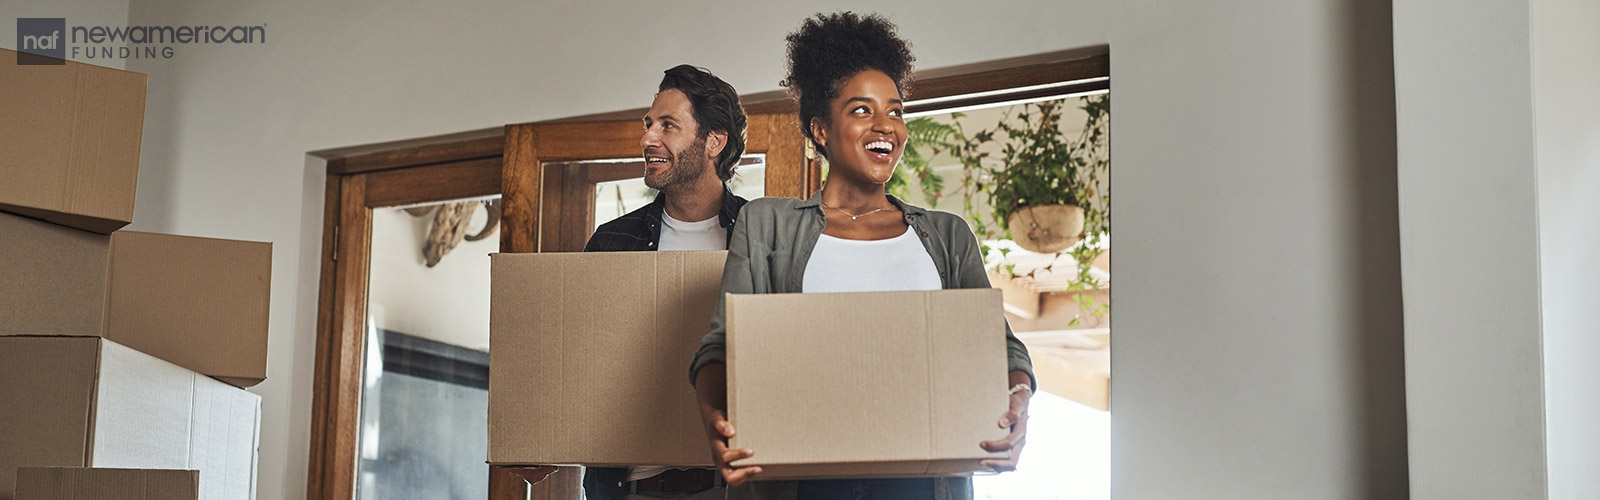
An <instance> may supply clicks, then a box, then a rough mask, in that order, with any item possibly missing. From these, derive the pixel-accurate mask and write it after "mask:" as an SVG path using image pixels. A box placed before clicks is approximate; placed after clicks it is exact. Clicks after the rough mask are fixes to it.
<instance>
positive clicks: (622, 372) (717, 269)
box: [489, 251, 727, 466]
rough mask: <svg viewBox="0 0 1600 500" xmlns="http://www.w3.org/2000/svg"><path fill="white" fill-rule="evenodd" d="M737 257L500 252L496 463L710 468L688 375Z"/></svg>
mask: <svg viewBox="0 0 1600 500" xmlns="http://www.w3.org/2000/svg"><path fill="white" fill-rule="evenodd" d="M726 260H727V252H722V251H706V252H618V253H562V254H495V255H494V256H493V257H492V264H491V271H490V274H491V276H492V278H491V282H492V285H491V287H492V297H491V299H490V311H491V312H490V323H489V330H490V333H489V463H491V464H494V465H530V464H562V465H565V464H586V465H605V466H625V465H671V466H710V465H711V452H710V449H709V448H708V447H707V446H706V439H705V432H704V431H703V430H701V425H700V411H699V409H698V406H697V404H696V403H695V394H694V388H693V387H692V386H690V385H689V383H688V380H687V378H686V374H687V373H688V369H689V362H690V361H691V360H692V359H693V358H694V352H695V350H696V349H698V348H699V347H700V339H701V338H702V337H704V336H705V334H706V332H707V330H708V329H709V327H710V321H711V312H712V310H713V309H715V308H716V300H717V295H718V294H719V293H721V287H722V265H723V262H724V261H726Z"/></svg>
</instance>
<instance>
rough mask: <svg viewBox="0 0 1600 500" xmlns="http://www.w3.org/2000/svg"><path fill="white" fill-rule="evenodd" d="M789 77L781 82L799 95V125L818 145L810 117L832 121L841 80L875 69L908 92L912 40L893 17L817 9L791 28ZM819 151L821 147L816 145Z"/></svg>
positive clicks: (901, 92) (807, 136) (912, 59)
mask: <svg viewBox="0 0 1600 500" xmlns="http://www.w3.org/2000/svg"><path fill="white" fill-rule="evenodd" d="M787 40H788V41H789V77H788V78H785V79H784V80H783V81H782V82H779V84H780V85H783V86H784V87H786V88H788V89H789V93H790V94H791V95H793V96H794V98H795V99H796V100H798V101H800V131H801V132H802V133H804V134H805V136H806V138H808V139H811V142H812V144H813V145H816V140H817V138H816V137H813V136H812V135H811V120H812V119H813V118H821V119H822V122H823V123H829V122H830V118H831V117H830V116H829V115H828V103H830V102H833V100H834V99H835V98H837V97H839V90H840V88H841V87H843V86H844V81H845V80H847V79H849V78H850V77H852V76H855V75H856V73H860V72H862V71H864V70H868V69H875V70H878V71H881V72H883V74H885V75H889V79H891V80H894V84H895V87H896V88H897V89H898V90H899V91H900V95H901V96H902V97H904V96H905V95H906V87H907V84H909V83H910V80H911V63H912V62H914V61H916V58H915V57H912V55H911V44H910V43H909V42H906V41H905V40H903V39H901V38H900V35H898V34H896V33H895V26H894V23H891V22H889V20H888V19H885V18H884V17H883V16H880V15H877V14H868V15H865V16H863V15H857V14H856V13H853V12H835V13H832V14H817V15H816V16H814V17H811V18H807V19H806V21H805V23H804V24H801V25H800V29H799V30H796V31H795V32H794V33H790V34H789V36H788V38H787ZM817 149H818V150H819V151H820V150H821V149H822V147H821V146H820V145H817Z"/></svg>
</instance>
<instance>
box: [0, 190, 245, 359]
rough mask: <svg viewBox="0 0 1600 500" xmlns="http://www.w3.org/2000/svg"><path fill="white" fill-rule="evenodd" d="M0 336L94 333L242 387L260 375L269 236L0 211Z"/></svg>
mask: <svg viewBox="0 0 1600 500" xmlns="http://www.w3.org/2000/svg"><path fill="white" fill-rule="evenodd" d="M0 234H3V235H5V237H4V238H0V335H17V334H23V335H94V336H101V337H105V338H108V339H111V340H114V341H117V342H118V343H120V344H123V345H126V346H128V347H132V348H134V349H137V350H139V351H142V352H145V353H148V354H151V355H153V356H156V357H158V358H161V359H165V360H167V361H170V362H173V363H177V364H178V365H181V366H183V367H185V368H188V369H190V370H194V371H197V372H200V373H203V374H206V375H210V376H213V377H217V378H219V379H222V380H224V381H227V382H228V383H231V384H234V385H238V386H241V387H247V386H251V385H255V384H257V383H260V382H261V381H262V380H263V379H265V378H266V376H267V317H268V316H267V315H268V312H269V311H268V305H269V304H268V303H269V298H270V297H269V296H270V293H271V287H270V282H271V279H272V244H270V243H256V242H247V241H230V240H219V239H212V238H194V237H187V236H171V235H164V234H154V233H139V232H132V231H118V232H116V233H113V234H112V235H111V236H103V235H99V234H94V233H87V232H83V231H78V230H75V229H71V228H67V227H62V226H57V225H54V224H49V223H45V222H42V221H37V220H33V219H28V218H25V217H19V216H15V215H10V214H0Z"/></svg>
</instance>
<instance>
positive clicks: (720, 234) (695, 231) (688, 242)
mask: <svg viewBox="0 0 1600 500" xmlns="http://www.w3.org/2000/svg"><path fill="white" fill-rule="evenodd" d="M656 249H658V250H727V249H728V230H726V229H723V228H722V224H721V223H720V221H718V220H717V218H716V216H712V217H711V218H710V219H706V220H703V221H699V222H684V221H681V220H678V219H674V218H672V215H671V214H668V213H667V211H666V210H662V211H661V243H658V244H657V245H656Z"/></svg>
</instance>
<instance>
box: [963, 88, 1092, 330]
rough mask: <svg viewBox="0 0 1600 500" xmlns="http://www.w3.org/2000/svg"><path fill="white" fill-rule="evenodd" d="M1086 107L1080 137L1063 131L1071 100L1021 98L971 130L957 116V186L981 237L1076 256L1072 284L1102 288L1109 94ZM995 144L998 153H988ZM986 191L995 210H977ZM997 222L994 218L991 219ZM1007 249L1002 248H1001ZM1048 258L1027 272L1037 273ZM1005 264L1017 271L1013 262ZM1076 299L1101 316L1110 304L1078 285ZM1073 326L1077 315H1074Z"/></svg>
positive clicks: (1073, 286) (1011, 272)
mask: <svg viewBox="0 0 1600 500" xmlns="http://www.w3.org/2000/svg"><path fill="white" fill-rule="evenodd" d="M1081 102H1082V106H1081V109H1083V110H1084V112H1085V113H1086V114H1087V115H1088V118H1087V119H1086V120H1085V122H1084V126H1083V129H1082V131H1081V132H1080V134H1079V135H1078V137H1077V138H1076V139H1075V140H1073V139H1068V138H1067V137H1065V136H1064V134H1062V133H1061V127H1060V125H1061V119H1062V110H1063V106H1065V105H1066V104H1067V100H1064V99H1062V100H1053V101H1041V102H1037V103H1030V104H1024V105H1022V106H1021V107H1020V108H1018V109H1016V110H1015V111H1014V112H1013V113H1008V114H1007V115H1006V116H1005V117H1004V118H1002V119H1001V120H1000V122H999V123H998V124H996V126H995V127H994V128H993V129H989V130H981V131H978V132H976V133H973V134H970V135H969V134H967V133H966V131H965V130H963V129H962V127H961V125H960V122H956V123H955V125H954V127H955V129H956V130H955V134H954V137H953V138H952V139H951V140H950V141H949V142H950V143H951V144H950V145H949V147H948V149H949V151H950V154H951V155H952V156H954V157H956V159H957V160H959V161H960V162H961V164H962V167H963V168H962V179H961V187H960V191H961V193H962V198H963V201H964V204H965V208H966V213H967V214H968V215H969V220H970V221H971V222H972V224H973V228H974V232H976V233H977V234H978V236H979V237H980V238H982V239H1011V240H1013V241H1015V242H1016V243H1017V244H1018V246H1021V247H1022V248H1024V249H1028V250H1030V251H1034V252H1037V253H1055V254H1056V255H1057V257H1059V256H1061V255H1069V256H1071V257H1072V258H1073V260H1074V261H1075V262H1076V263H1077V268H1076V273H1075V275H1074V276H1073V277H1072V280H1071V281H1070V282H1069V283H1068V285H1067V288H1068V291H1074V292H1088V291H1093V290H1099V289H1100V287H1101V284H1100V281H1099V280H1098V279H1097V278H1096V277H1094V276H1093V274H1092V273H1091V269H1093V267H1094V261H1095V259H1097V258H1099V257H1100V256H1101V255H1102V254H1104V253H1105V252H1106V239H1107V238H1109V237H1110V234H1111V211H1110V207H1111V195H1110V192H1109V191H1110V190H1109V189H1108V188H1107V186H1106V182H1107V181H1108V178H1109V172H1110V168H1111V161H1110V157H1109V147H1108V144H1107V139H1108V136H1109V131H1110V114H1111V98H1110V95H1109V94H1101V95H1098V96H1092V97H1087V98H1084V99H1082V100H1081ZM991 144H994V145H998V146H999V147H998V155H993V154H991V151H994V147H993V146H990V147H985V146H986V145H991ZM977 196H983V197H984V198H985V199H986V201H987V202H988V204H989V207H990V208H991V210H992V213H990V214H987V215H988V217H985V216H984V215H985V214H980V213H978V211H977V209H976V207H975V203H974V199H975V198H976V197H977ZM991 222H992V225H991ZM1002 253H1004V252H1003V251H1002ZM1053 267H1054V266H1049V267H1045V268H1041V269H1037V270H1034V271H1030V272H1028V273H1025V274H1024V275H1023V276H1026V277H1033V276H1034V275H1035V274H1036V273H1038V272H1039V271H1044V272H1051V271H1052V268H1053ZM1001 272H1002V273H1004V274H1006V275H1008V276H1010V277H1012V278H1016V277H1018V275H1017V274H1016V272H1015V269H1014V267H1012V266H1004V267H1003V268H1002V269H1001ZM1077 298H1078V302H1079V306H1080V308H1081V309H1082V310H1084V311H1091V312H1092V313H1093V314H1095V315H1097V316H1099V315H1103V314H1105V313H1106V312H1108V311H1109V307H1110V306H1109V305H1106V304H1102V305H1099V306H1095V304H1094V303H1093V298H1092V294H1089V293H1078V294H1077ZM1073 323H1074V326H1075V325H1076V323H1077V320H1073Z"/></svg>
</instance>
